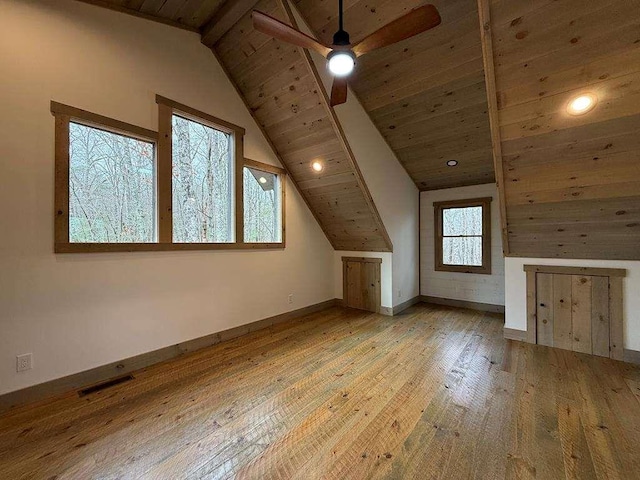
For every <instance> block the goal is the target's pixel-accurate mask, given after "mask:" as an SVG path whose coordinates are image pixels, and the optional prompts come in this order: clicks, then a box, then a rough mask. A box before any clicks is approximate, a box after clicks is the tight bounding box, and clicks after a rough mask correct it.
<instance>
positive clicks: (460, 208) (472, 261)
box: [433, 198, 491, 274]
mask: <svg viewBox="0 0 640 480" xmlns="http://www.w3.org/2000/svg"><path fill="white" fill-rule="evenodd" d="M433 206H434V217H435V228H434V231H435V247H436V248H435V269H436V270H437V271H446V272H465V273H484V274H490V273H491V198H476V199H471V200H456V201H451V202H436V203H434V204H433Z"/></svg>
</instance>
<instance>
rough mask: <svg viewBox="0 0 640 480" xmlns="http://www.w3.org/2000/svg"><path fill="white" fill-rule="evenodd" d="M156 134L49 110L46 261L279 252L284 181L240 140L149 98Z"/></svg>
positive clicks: (236, 131)
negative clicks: (50, 208)
mask: <svg viewBox="0 0 640 480" xmlns="http://www.w3.org/2000/svg"><path fill="white" fill-rule="evenodd" d="M156 102H157V103H158V109H159V116H158V122H159V123H158V131H153V130H148V129H145V128H141V127H138V126H135V125H131V124H127V123H124V122H122V121H120V120H114V119H111V118H108V117H103V116H101V115H98V114H94V113H91V112H87V111H84V110H80V109H78V108H75V107H70V106H67V105H62V104H60V103H56V102H51V113H53V115H54V116H55V126H56V129H55V156H56V169H55V232H54V233H55V235H54V237H55V251H56V252H58V253H70V252H123V251H145V250H197V249H203V250H215V249H264V248H284V246H285V233H284V232H285V226H284V223H285V216H284V210H285V204H284V198H285V197H284V195H285V190H284V188H285V183H286V182H285V181H284V180H285V175H286V173H285V171H284V170H283V169H281V168H279V167H274V166H272V165H268V164H264V163H261V162H257V161H255V160H249V159H246V158H244V156H243V140H244V134H245V130H244V128H242V127H239V126H237V125H234V124H232V123H229V122H225V121H224V120H221V119H218V118H216V117H213V116H211V115H208V114H206V113H203V112H199V111H196V110H194V109H192V108H190V107H187V106H185V105H181V104H178V103H176V102H173V101H172V100H169V99H166V98H163V97H157V98H156Z"/></svg>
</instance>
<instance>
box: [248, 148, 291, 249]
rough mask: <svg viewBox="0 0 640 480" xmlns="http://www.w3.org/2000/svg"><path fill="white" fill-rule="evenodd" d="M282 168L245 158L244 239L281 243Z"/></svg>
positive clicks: (250, 241) (253, 241)
mask: <svg viewBox="0 0 640 480" xmlns="http://www.w3.org/2000/svg"><path fill="white" fill-rule="evenodd" d="M283 180H284V171H282V170H281V169H279V168H277V167H272V166H270V165H266V164H260V163H258V162H253V161H251V160H245V165H244V168H243V182H244V241H245V242H246V243H282V242H283V222H282V218H283V215H282V208H283V204H284V201H283V200H284V181H283Z"/></svg>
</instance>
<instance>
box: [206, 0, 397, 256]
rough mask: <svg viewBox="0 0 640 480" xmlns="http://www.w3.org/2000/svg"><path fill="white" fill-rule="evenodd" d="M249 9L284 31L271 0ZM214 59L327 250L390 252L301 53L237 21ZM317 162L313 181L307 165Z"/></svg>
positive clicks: (247, 17)
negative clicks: (324, 236)
mask: <svg viewBox="0 0 640 480" xmlns="http://www.w3.org/2000/svg"><path fill="white" fill-rule="evenodd" d="M256 9H257V10H260V11H262V12H265V13H267V14H269V15H272V16H274V17H276V18H278V19H279V20H281V21H285V22H287V23H290V19H289V16H288V15H287V12H285V11H284V9H283V8H282V7H281V5H280V4H279V3H278V2H277V1H276V0H261V1H260V2H258V3H257V5H256ZM207 46H209V47H211V48H212V49H213V50H215V53H216V55H217V57H218V59H219V60H220V62H221V63H222V64H223V66H224V68H225V69H226V71H227V72H228V74H229V76H230V78H231V80H232V81H233V82H234V83H235V85H236V87H237V89H238V91H239V92H240V94H241V95H242V97H243V98H244V100H245V102H246V104H247V106H248V107H249V109H250V110H251V112H252V114H253V116H254V118H255V119H256V121H257V122H258V123H259V125H260V126H261V127H262V129H263V131H264V132H265V134H266V135H267V136H268V138H269V139H270V141H271V143H272V145H273V147H274V149H275V150H276V152H277V153H278V154H279V156H280V158H281V160H282V162H283V164H284V165H285V166H286V167H287V170H288V171H289V174H290V176H291V178H292V180H293V181H294V182H295V183H296V184H297V185H298V187H299V190H300V192H301V194H302V196H303V197H304V198H305V200H306V201H307V203H308V205H309V206H310V208H311V210H312V211H313V212H314V214H315V215H316V218H317V219H318V221H319V223H320V225H321V227H322V228H323V230H324V231H325V233H326V234H327V237H328V238H329V240H330V241H331V243H332V244H333V246H334V248H336V249H339V250H353V251H381V252H382V251H391V250H392V248H393V247H392V245H391V241H390V239H389V236H388V234H387V232H386V230H385V227H384V225H383V224H382V221H381V219H380V216H379V214H378V212H377V210H376V208H375V205H374V203H373V200H372V198H371V195H370V194H369V192H368V190H367V187H366V184H365V183H364V180H363V178H362V174H361V173H360V171H359V170H358V167H357V164H356V163H355V158H354V157H353V155H352V153H351V151H350V149H349V146H348V143H347V142H346V139H345V138H344V135H343V133H342V131H341V129H340V126H339V125H338V124H337V123H336V119H335V118H334V117H333V112H332V110H331V109H330V108H329V107H328V106H327V104H326V96H325V93H324V92H323V91H322V90H321V88H319V85H318V79H317V78H316V77H315V75H314V72H313V70H312V69H310V68H309V62H308V59H307V57H306V56H305V54H304V52H303V51H301V50H300V49H298V48H296V47H292V46H290V45H288V44H285V43H283V42H280V41H277V40H274V39H272V38H270V37H268V36H266V35H264V34H262V33H259V32H257V31H255V30H254V29H253V26H252V21H251V16H250V13H247V14H245V15H244V16H243V17H242V18H241V19H240V21H238V23H236V24H235V25H234V26H233V27H232V28H231V29H230V30H229V31H228V32H226V33H225V35H223V36H222V37H221V38H220V40H219V41H218V42H217V43H216V44H215V45H207ZM314 160H320V161H322V162H323V164H324V170H323V171H322V172H321V173H320V174H318V173H316V172H314V171H313V170H312V169H311V163H312V162H313V161H314Z"/></svg>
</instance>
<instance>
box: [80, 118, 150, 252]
mask: <svg viewBox="0 0 640 480" xmlns="http://www.w3.org/2000/svg"><path fill="white" fill-rule="evenodd" d="M154 191H155V152H154V144H153V143H150V142H146V141H142V140H138V139H135V138H131V137H127V136H124V135H119V134H116V133H112V132H108V131H105V130H101V129H98V128H93V127H89V126H86V125H81V124H78V123H73V122H70V123H69V241H70V242H71V243H148V242H153V241H155V237H156V235H155V229H156V226H155V223H156V222H155V218H156V208H155V202H154Z"/></svg>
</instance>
